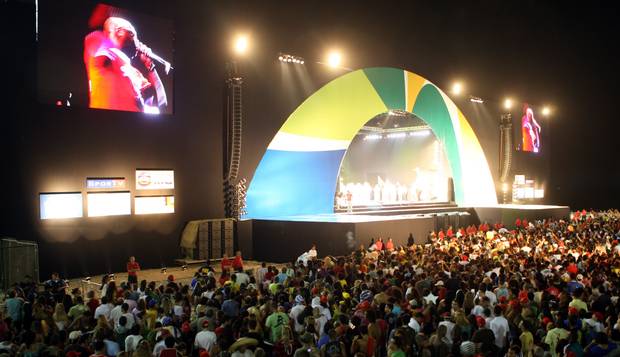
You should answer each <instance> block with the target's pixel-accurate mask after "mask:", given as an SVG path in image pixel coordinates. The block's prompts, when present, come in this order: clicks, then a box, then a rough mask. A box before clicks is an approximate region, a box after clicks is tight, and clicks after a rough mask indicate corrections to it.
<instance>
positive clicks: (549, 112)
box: [542, 107, 551, 116]
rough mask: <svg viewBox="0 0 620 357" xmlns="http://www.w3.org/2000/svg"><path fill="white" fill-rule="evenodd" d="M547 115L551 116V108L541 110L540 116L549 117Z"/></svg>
mask: <svg viewBox="0 0 620 357" xmlns="http://www.w3.org/2000/svg"><path fill="white" fill-rule="evenodd" d="M549 114H551V108H549V107H544V108H543V109H542V115H544V116H549Z"/></svg>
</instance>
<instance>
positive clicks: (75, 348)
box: [63, 331, 91, 357]
mask: <svg viewBox="0 0 620 357" xmlns="http://www.w3.org/2000/svg"><path fill="white" fill-rule="evenodd" d="M84 340H85V339H84V338H83V337H82V333H81V332H80V331H71V332H70V333H69V343H68V344H67V346H66V347H65V349H64V353H63V355H64V356H67V354H68V353H69V352H74V353H75V354H78V357H88V356H89V355H90V353H91V352H90V351H89V350H88V348H86V347H85V346H84Z"/></svg>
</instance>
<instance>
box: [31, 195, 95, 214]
mask: <svg viewBox="0 0 620 357" xmlns="http://www.w3.org/2000/svg"><path fill="white" fill-rule="evenodd" d="M39 208H40V217H41V219H62V218H78V217H82V216H83V215H84V213H83V208H82V193H80V192H58V193H56V192H54V193H40V194H39Z"/></svg>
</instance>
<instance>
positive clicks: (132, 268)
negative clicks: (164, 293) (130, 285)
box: [127, 262, 140, 276]
mask: <svg viewBox="0 0 620 357" xmlns="http://www.w3.org/2000/svg"><path fill="white" fill-rule="evenodd" d="M138 270H140V264H138V262H133V263H132V262H128V263H127V275H131V276H138Z"/></svg>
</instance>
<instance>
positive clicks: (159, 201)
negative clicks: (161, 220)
mask: <svg viewBox="0 0 620 357" xmlns="http://www.w3.org/2000/svg"><path fill="white" fill-rule="evenodd" d="M135 211H136V214H157V213H174V196H143V197H136V198H135Z"/></svg>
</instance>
